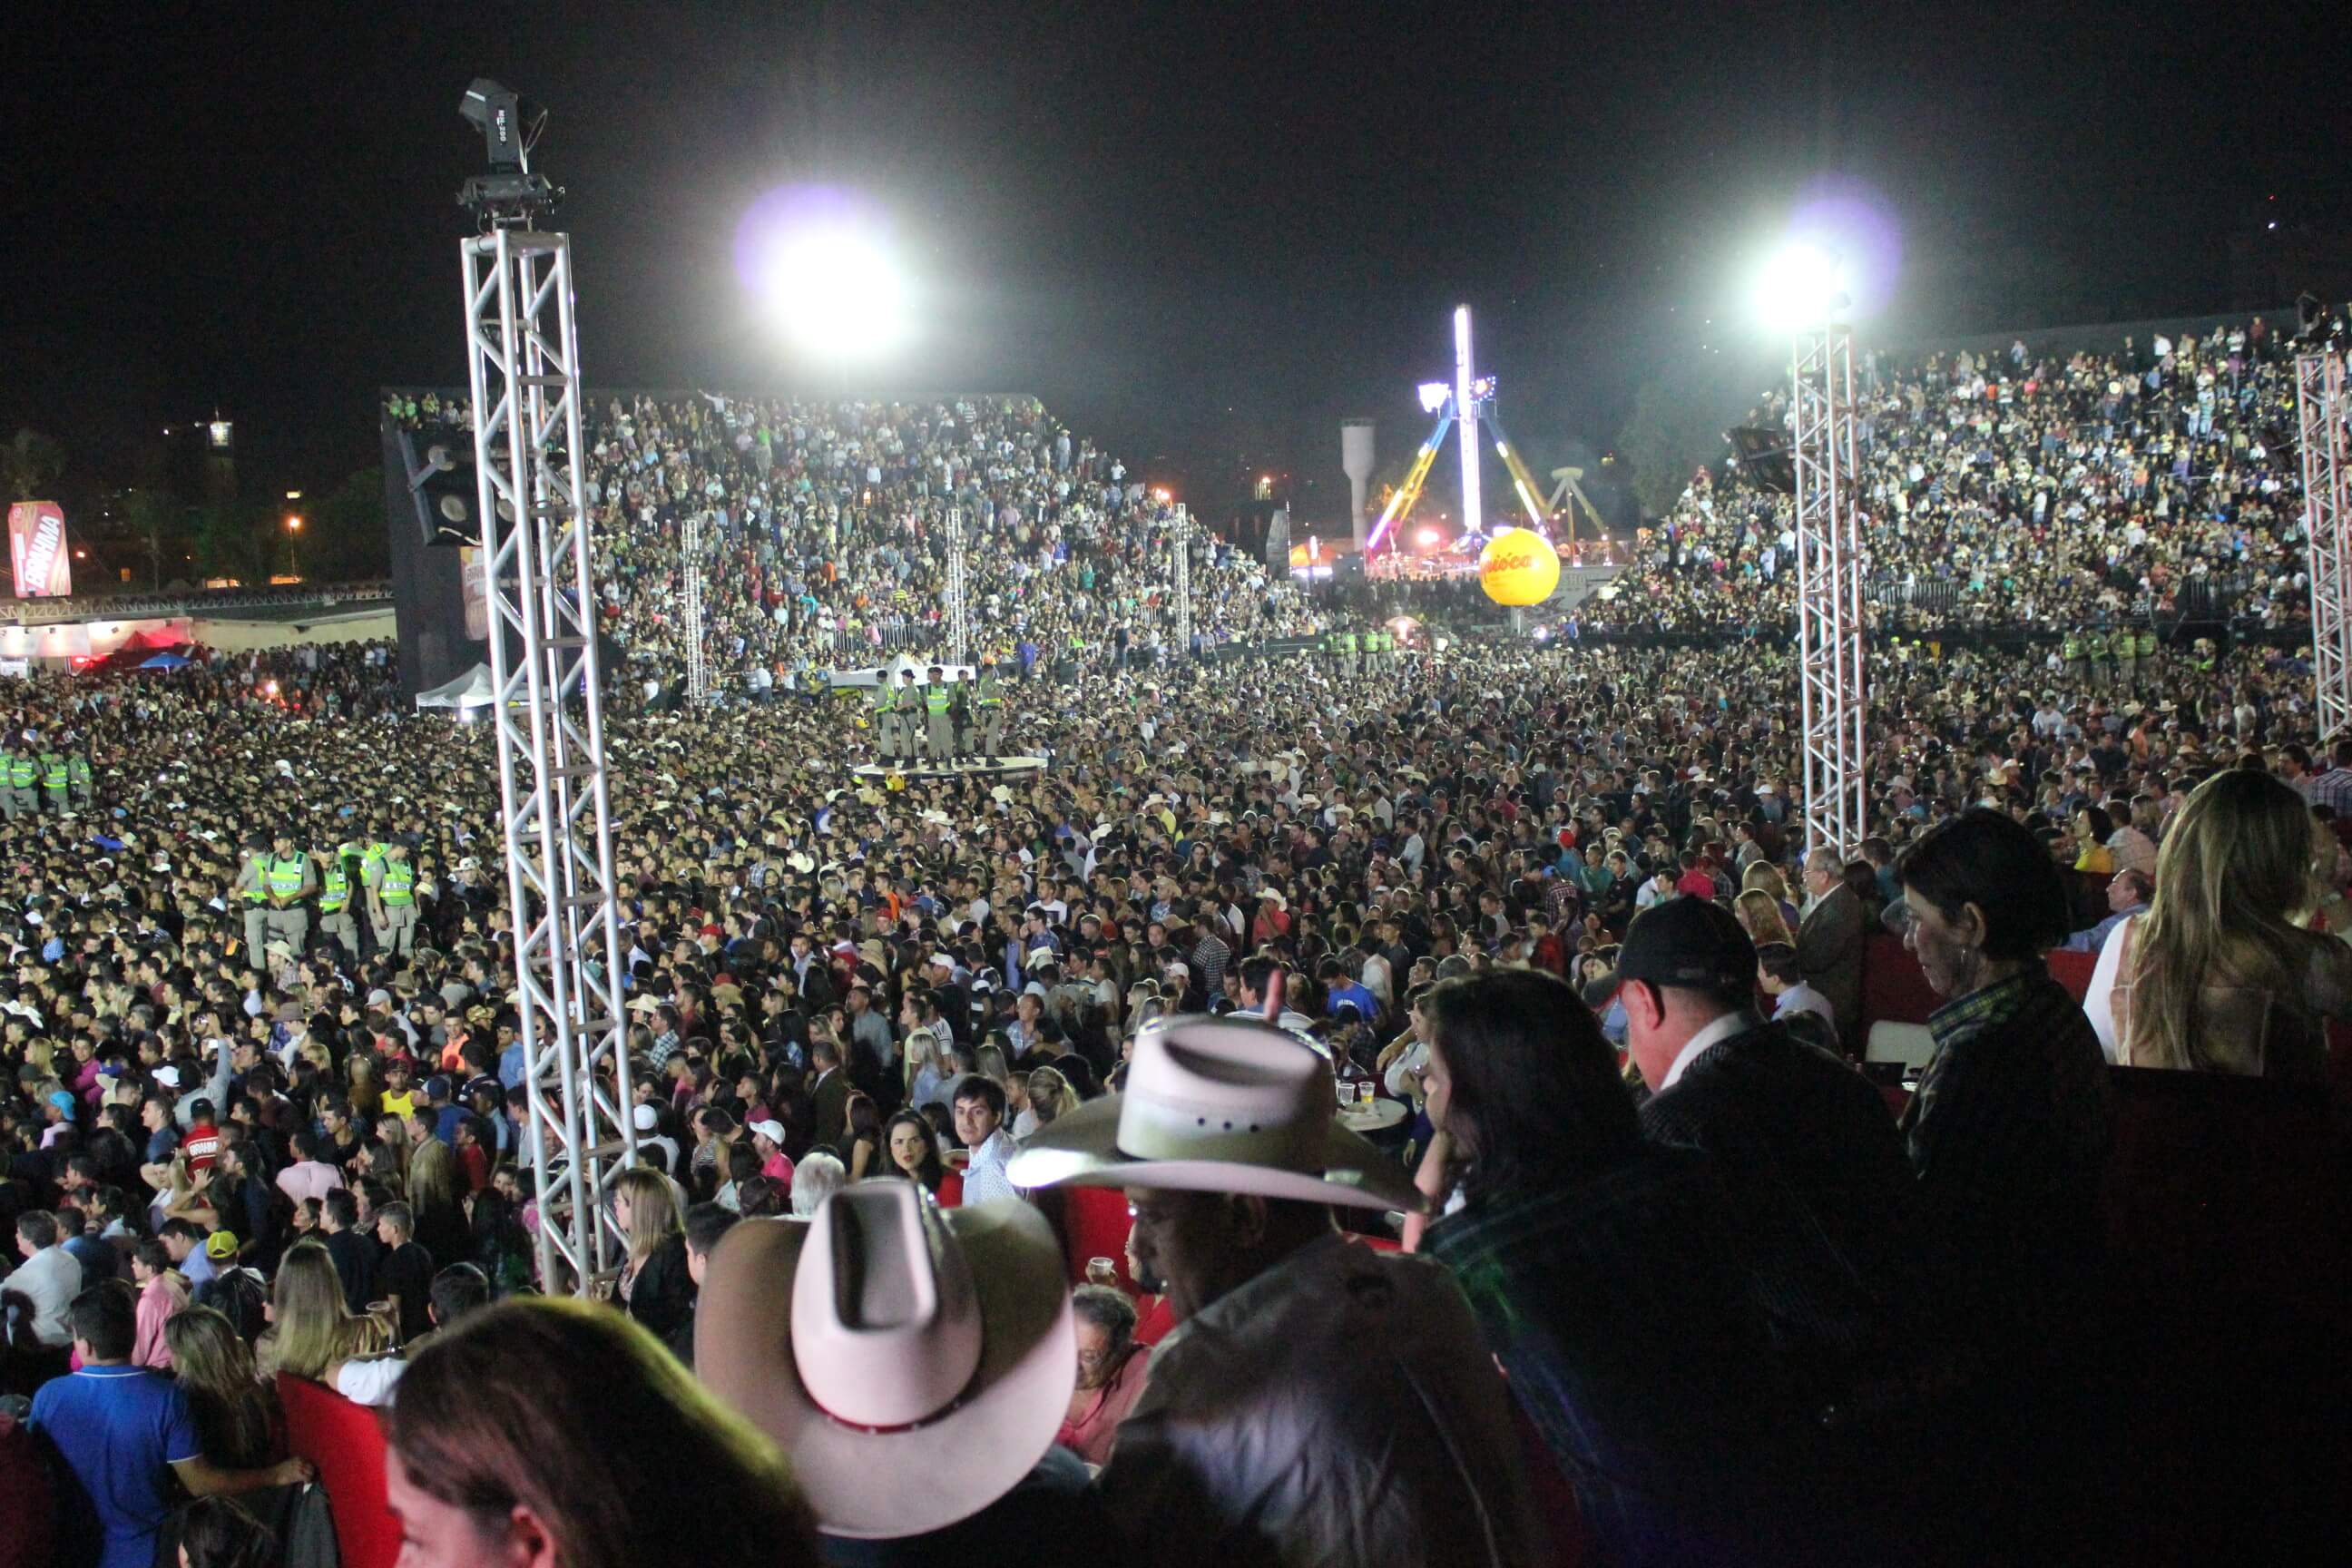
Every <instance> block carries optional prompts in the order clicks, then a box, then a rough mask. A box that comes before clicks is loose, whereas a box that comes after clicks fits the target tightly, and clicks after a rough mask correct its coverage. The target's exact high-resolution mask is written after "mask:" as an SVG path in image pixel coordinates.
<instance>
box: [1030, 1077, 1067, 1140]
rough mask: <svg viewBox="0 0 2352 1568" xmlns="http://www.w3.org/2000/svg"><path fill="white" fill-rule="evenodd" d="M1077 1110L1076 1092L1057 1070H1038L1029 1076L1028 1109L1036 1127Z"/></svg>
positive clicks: (1048, 1123) (1043, 1125) (1045, 1124)
mask: <svg viewBox="0 0 2352 1568" xmlns="http://www.w3.org/2000/svg"><path fill="white" fill-rule="evenodd" d="M1077 1108H1078V1091H1077V1090H1076V1089H1072V1088H1071V1087H1070V1080H1069V1079H1066V1078H1065V1077H1063V1076H1062V1073H1061V1069H1060V1068H1036V1069H1034V1071H1032V1072H1031V1073H1030V1075H1029V1109H1030V1110H1032V1111H1033V1112H1034V1113H1035V1114H1036V1117H1037V1125H1038V1126H1040V1127H1045V1126H1047V1125H1050V1124H1051V1123H1052V1122H1053V1121H1055V1120H1056V1119H1057V1118H1060V1117H1063V1116H1066V1115H1067V1114H1069V1113H1070V1112H1071V1111H1073V1110H1076V1109H1077Z"/></svg>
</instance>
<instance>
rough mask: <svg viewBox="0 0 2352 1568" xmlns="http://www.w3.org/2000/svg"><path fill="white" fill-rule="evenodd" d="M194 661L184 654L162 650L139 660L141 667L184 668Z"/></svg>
mask: <svg viewBox="0 0 2352 1568" xmlns="http://www.w3.org/2000/svg"><path fill="white" fill-rule="evenodd" d="M194 662H195V661H194V659H192V658H188V656H187V655H185V654H181V653H171V652H168V651H167V652H163V653H159V654H155V655H153V656H152V657H150V658H142V659H141V660H140V661H139V668H142V669H184V668H187V667H188V666H189V665H191V664H193V663H194Z"/></svg>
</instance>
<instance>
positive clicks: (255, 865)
mask: <svg viewBox="0 0 2352 1568" xmlns="http://www.w3.org/2000/svg"><path fill="white" fill-rule="evenodd" d="M246 868H247V870H250V871H252V872H253V873H254V874H255V875H254V879H253V886H252V887H250V888H247V889H244V890H243V896H244V899H245V901H246V902H247V903H248V904H259V903H266V902H268V899H269V894H268V880H269V862H268V860H266V859H264V858H261V857H260V856H256V857H254V858H252V859H251V860H248V861H247V862H246Z"/></svg>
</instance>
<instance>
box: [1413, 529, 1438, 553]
mask: <svg viewBox="0 0 2352 1568" xmlns="http://www.w3.org/2000/svg"><path fill="white" fill-rule="evenodd" d="M1413 537H1414V538H1415V539H1416V540H1418V541H1419V542H1420V544H1421V547H1422V548H1423V550H1434V549H1436V548H1437V542H1438V541H1439V540H1441V539H1443V538H1444V537H1445V536H1444V534H1442V533H1440V532H1438V531H1437V530H1435V529H1433V528H1424V529H1423V530H1422V531H1420V532H1419V533H1417V534H1415V535H1414V536H1413Z"/></svg>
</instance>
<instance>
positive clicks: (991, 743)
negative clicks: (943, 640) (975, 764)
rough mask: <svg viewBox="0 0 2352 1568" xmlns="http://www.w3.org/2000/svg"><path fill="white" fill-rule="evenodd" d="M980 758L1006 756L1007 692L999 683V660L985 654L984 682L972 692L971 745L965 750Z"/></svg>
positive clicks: (982, 676)
mask: <svg viewBox="0 0 2352 1568" xmlns="http://www.w3.org/2000/svg"><path fill="white" fill-rule="evenodd" d="M965 750H967V751H969V752H971V754H972V755H973V756H976V757H991V758H993V757H1001V756H1003V754H1004V689H1003V685H1002V684H1001V683H1000V682H999V681H998V680H997V679H996V656H995V655H994V654H992V653H991V654H982V656H981V658H980V679H978V680H976V681H974V682H973V683H972V689H971V744H970V745H969V746H967V747H966V748H965Z"/></svg>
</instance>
